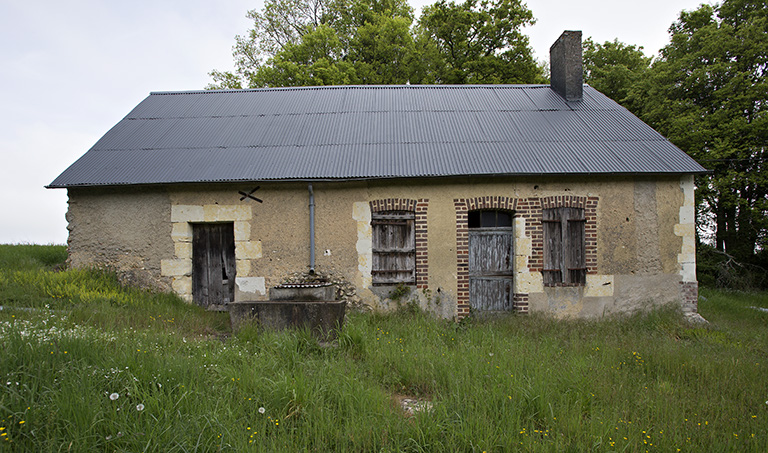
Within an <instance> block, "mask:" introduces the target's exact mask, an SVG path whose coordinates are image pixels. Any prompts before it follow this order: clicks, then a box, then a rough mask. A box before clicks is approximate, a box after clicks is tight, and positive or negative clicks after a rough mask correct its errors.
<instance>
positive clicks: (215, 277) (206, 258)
mask: <svg viewBox="0 0 768 453" xmlns="http://www.w3.org/2000/svg"><path fill="white" fill-rule="evenodd" d="M192 299H193V300H194V301H195V303H197V304H198V305H200V306H201V307H205V308H209V307H211V308H212V306H216V305H226V304H228V303H229V302H232V301H234V299H235V228H234V224H233V223H201V224H194V225H193V226H192Z"/></svg>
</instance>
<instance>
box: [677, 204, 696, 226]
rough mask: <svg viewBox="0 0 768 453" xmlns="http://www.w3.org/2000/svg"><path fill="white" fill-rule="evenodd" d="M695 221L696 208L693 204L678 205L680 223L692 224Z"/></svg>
mask: <svg viewBox="0 0 768 453" xmlns="http://www.w3.org/2000/svg"><path fill="white" fill-rule="evenodd" d="M695 222H696V209H694V207H693V206H681V207H680V222H678V223H681V224H689V223H690V224H694V223H695Z"/></svg>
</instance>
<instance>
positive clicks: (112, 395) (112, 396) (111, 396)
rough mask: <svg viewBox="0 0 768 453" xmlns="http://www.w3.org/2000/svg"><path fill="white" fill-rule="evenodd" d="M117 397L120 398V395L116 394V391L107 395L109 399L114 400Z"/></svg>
mask: <svg viewBox="0 0 768 453" xmlns="http://www.w3.org/2000/svg"><path fill="white" fill-rule="evenodd" d="M118 398H120V395H119V394H117V393H113V394H111V395H109V399H111V400H112V401H115V400H116V399H118Z"/></svg>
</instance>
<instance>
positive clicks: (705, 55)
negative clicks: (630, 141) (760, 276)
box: [626, 0, 768, 261]
mask: <svg viewBox="0 0 768 453" xmlns="http://www.w3.org/2000/svg"><path fill="white" fill-rule="evenodd" d="M669 31H670V36H671V42H670V43H669V44H668V45H667V46H666V47H664V48H663V49H662V50H661V55H660V58H659V59H658V60H657V61H655V62H654V64H653V65H652V67H651V68H650V69H649V70H648V71H647V73H646V76H645V77H643V79H642V80H641V81H640V82H639V83H637V84H635V86H634V87H633V88H632V89H631V90H630V93H629V95H628V97H627V99H626V101H627V105H628V107H629V108H630V109H631V110H633V111H634V112H635V113H636V114H638V115H639V116H640V117H641V118H642V119H643V120H644V121H646V122H647V123H649V124H651V125H652V126H653V127H655V128H656V129H657V130H658V131H659V132H661V133H662V134H664V135H665V136H666V137H668V138H669V139H670V140H671V141H672V142H673V143H675V144H676V145H677V146H679V147H680V148H682V149H683V150H684V151H686V152H687V153H688V154H689V155H691V156H692V157H694V158H695V159H697V160H698V161H699V162H700V163H701V164H702V165H704V166H705V167H706V168H708V169H711V170H712V173H711V174H710V175H706V176H704V177H702V178H700V180H699V183H698V192H697V195H698V196H699V202H700V214H701V215H702V217H703V218H705V219H707V218H709V219H712V223H713V226H714V229H715V231H716V233H715V238H714V239H715V244H716V247H717V249H718V250H721V251H725V252H727V253H729V254H730V255H733V256H734V257H736V258H738V259H741V260H745V261H750V260H751V259H752V258H753V257H754V254H755V251H756V249H762V250H765V249H766V246H768V217H766V216H767V215H768V172H766V170H768V168H766V146H767V145H768V115H767V112H766V107H767V106H768V102H767V101H766V93H768V83H766V69H768V39H766V36H768V5H766V1H765V0H725V1H724V2H723V3H722V4H721V5H718V6H709V5H702V6H700V7H699V8H698V9H696V10H694V11H690V12H689V11H683V12H682V13H681V14H680V17H679V19H678V20H677V21H676V22H675V23H674V24H672V26H671V27H670V29H669Z"/></svg>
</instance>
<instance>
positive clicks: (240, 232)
mask: <svg viewBox="0 0 768 453" xmlns="http://www.w3.org/2000/svg"><path fill="white" fill-rule="evenodd" d="M235 240H236V241H250V240H251V223H250V222H242V221H241V222H235Z"/></svg>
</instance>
